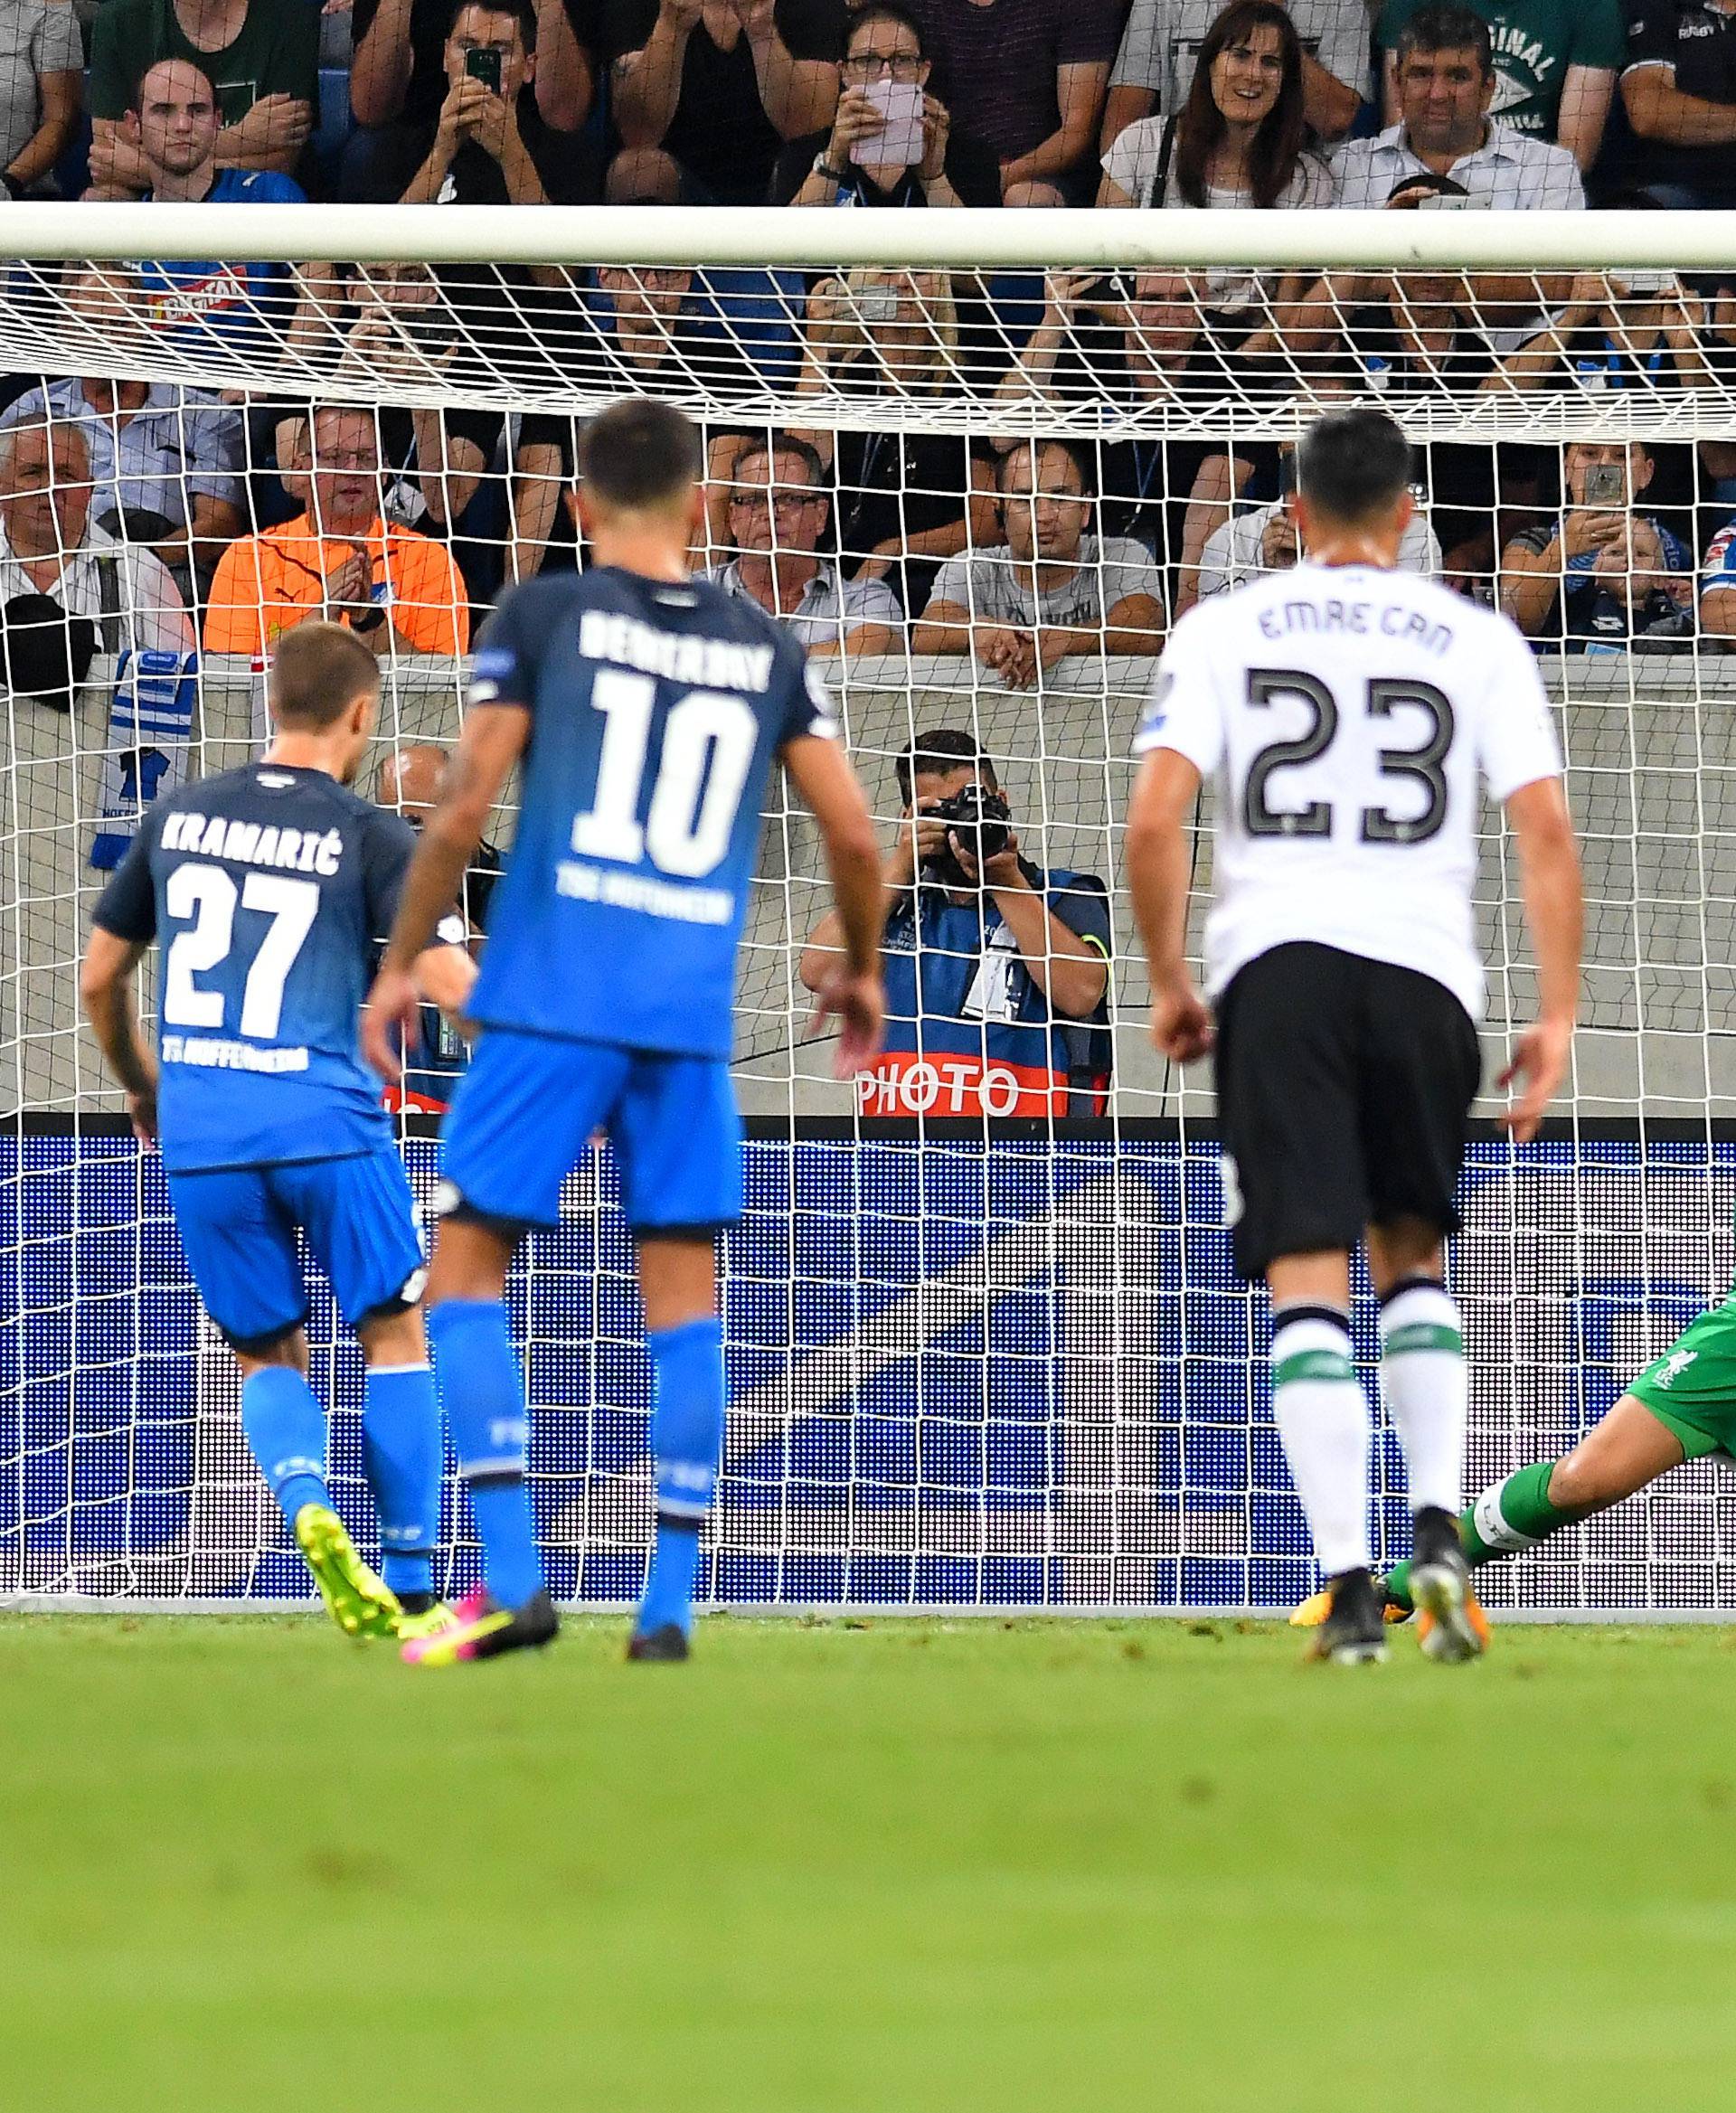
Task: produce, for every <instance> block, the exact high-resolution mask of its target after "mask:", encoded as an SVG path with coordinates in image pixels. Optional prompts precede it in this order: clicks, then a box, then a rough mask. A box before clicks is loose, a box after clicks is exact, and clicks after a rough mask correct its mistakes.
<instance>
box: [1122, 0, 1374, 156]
mask: <svg viewBox="0 0 1736 2113" xmlns="http://www.w3.org/2000/svg"><path fill="white" fill-rule="evenodd" d="M1222 12H1223V5H1222V0H1133V13H1132V14H1130V15H1128V17H1127V28H1126V30H1125V31H1124V32H1123V33H1122V37H1121V49H1120V52H1118V54H1117V57H1116V61H1115V71H1114V72H1113V73H1111V74H1110V76H1109V85H1110V86H1111V87H1112V88H1143V89H1147V90H1150V92H1151V93H1152V94H1153V95H1155V96H1156V98H1157V110H1158V112H1159V114H1160V115H1161V116H1165V117H1169V116H1173V115H1174V114H1175V112H1176V111H1177V110H1179V109H1180V108H1181V107H1182V105H1183V104H1184V102H1185V101H1186V100H1187V91H1188V90H1189V89H1190V88H1191V87H1192V86H1193V85H1194V67H1195V65H1196V64H1197V62H1198V61H1199V56H1200V46H1201V45H1202V44H1203V42H1205V35H1206V32H1207V31H1208V30H1209V29H1210V28H1211V27H1212V24H1213V23H1214V22H1215V21H1216V20H1217V18H1218V16H1219V15H1220V14H1222ZM1290 20H1291V21H1292V22H1293V23H1295V24H1296V33H1297V36H1299V37H1300V38H1301V40H1302V48H1303V50H1304V51H1305V52H1308V53H1309V54H1310V56H1311V57H1313V58H1315V59H1317V60H1318V61H1319V62H1320V64H1321V65H1322V66H1323V67H1325V69H1326V71H1327V72H1328V73H1330V74H1331V75H1332V76H1333V78H1334V80H1342V81H1343V82H1344V86H1345V87H1346V88H1351V89H1354V90H1355V91H1356V93H1357V94H1358V95H1359V96H1364V97H1365V96H1366V95H1367V94H1368V92H1369V67H1368V16H1367V14H1365V13H1364V12H1363V6H1362V5H1361V0H1292V4H1291V6H1290ZM1117 180H1118V181H1119V179H1117Z"/></svg>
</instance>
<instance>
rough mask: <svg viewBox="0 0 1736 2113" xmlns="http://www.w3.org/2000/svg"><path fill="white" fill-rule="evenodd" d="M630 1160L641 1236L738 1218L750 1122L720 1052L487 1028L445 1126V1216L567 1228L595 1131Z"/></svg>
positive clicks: (631, 1205) (628, 1189)
mask: <svg viewBox="0 0 1736 2113" xmlns="http://www.w3.org/2000/svg"><path fill="white" fill-rule="evenodd" d="M599 1128H601V1129H606V1130H607V1131H608V1132H609V1142H610V1144H612V1145H613V1146H614V1147H615V1156H616V1158H617V1159H618V1162H619V1163H620V1170H621V1193H622V1198H623V1201H624V1203H625V1204H626V1208H627V1223H628V1224H629V1225H630V1226H632V1227H633V1229H634V1231H636V1232H651V1233H656V1232H678V1231H679V1232H685V1231H695V1232H700V1231H710V1230H711V1229H712V1227H713V1226H718V1225H732V1224H733V1223H734V1222H735V1221H736V1220H737V1219H738V1218H739V1217H740V1216H741V1116H740V1115H739V1114H738V1113H737V1111H736V1106H735V1089H734V1087H733V1086H731V1083H730V1071H729V1066H728V1065H727V1064H726V1063H724V1061H722V1058H720V1057H693V1056H664V1055H660V1054H658V1053H657V1052H655V1051H650V1050H632V1049H615V1048H611V1047H609V1046H608V1045H606V1044H604V1043H602V1042H563V1041H561V1040H559V1039H558V1038H556V1037H555V1036H552V1035H547V1034H519V1033H514V1031H513V1030H512V1029H511V1028H509V1027H490V1028H488V1029H487V1030H486V1032H485V1033H484V1034H483V1037H482V1040H481V1041H480V1042H478V1043H477V1045H476V1055H475V1056H474V1058H473V1059H472V1060H471V1063H470V1068H469V1070H468V1071H466V1072H465V1074H464V1076H463V1078H462V1079H461V1080H460V1081H459V1083H458V1092H457V1093H456V1094H455V1095H454V1097H453V1101H452V1112H451V1114H450V1115H448V1117H447V1118H446V1124H445V1127H444V1128H443V1129H442V1131H441V1133H440V1136H441V1144H442V1146H443V1153H442V1161H441V1172H442V1174H444V1175H445V1177H446V1178H445V1180H444V1182H443V1183H442V1184H441V1187H440V1201H439V1204H438V1205H437V1206H436V1207H437V1208H438V1209H439V1211H441V1212H443V1213H450V1212H458V1214H459V1215H460V1216H470V1217H475V1218H486V1219H491V1220H493V1221H495V1222H497V1223H499V1224H502V1225H505V1226H522V1225H558V1224H559V1223H560V1222H561V1183H562V1182H563V1181H564V1180H565V1179H566V1177H567V1175H568V1174H570V1173H571V1171H572V1169H573V1168H574V1167H575V1166H576V1165H578V1164H579V1162H580V1159H582V1158H583V1156H584V1155H585V1151H586V1148H587V1146H589V1144H590V1137H591V1134H592V1133H593V1131H595V1130H597V1129H599Z"/></svg>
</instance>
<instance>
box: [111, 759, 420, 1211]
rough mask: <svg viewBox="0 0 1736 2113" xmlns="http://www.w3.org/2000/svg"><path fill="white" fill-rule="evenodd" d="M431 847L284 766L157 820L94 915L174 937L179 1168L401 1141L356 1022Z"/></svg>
mask: <svg viewBox="0 0 1736 2113" xmlns="http://www.w3.org/2000/svg"><path fill="white" fill-rule="evenodd" d="M415 844H416V838H415V833H414V832H413V831H412V830H411V828H410V825H409V824H408V823H407V822H405V821H404V820H403V819H402V817H401V816H398V815H392V814H387V813H386V812H384V811H383V810H382V808H379V807H371V806H370V805H369V804H368V802H367V801H366V800H364V799H361V798H359V797H357V796H356V795H355V794H354V793H353V792H350V791H348V790H346V789H345V788H344V787H343V786H341V785H339V784H338V783H337V781H336V779H335V778H330V777H328V776H326V774H325V772H323V771H319V770H307V769H294V768H291V767H289V766H288V765H285V764H280V763H250V764H247V765H245V766H244V767H243V768H242V769H239V770H226V771H224V772H223V773H222V775H221V776H220V777H216V778H203V779H202V780H200V781H199V782H198V783H197V784H194V785H188V786H184V787H182V788H181V789H180V790H179V791H177V792H175V793H173V794H171V795H170V796H169V797H168V798H166V799H162V800H158V801H157V802H156V805H155V806H154V807H152V808H151V809H150V810H149V812H148V813H147V814H146V816H145V819H144V820H143V822H141V823H140V825H139V828H138V834H137V835H136V836H135V837H134V839H133V842H132V845H131V847H130V849H129V850H128V851H127V855H126V857H125V858H123V859H122V860H121V862H120V864H119V865H118V867H117V868H116V870H115V873H114V874H113V876H112V878H111V879H110V880H109V885H108V886H107V888H105V889H104V891H103V892H102V896H101V898H100V900H99V901H98V904H97V907H96V911H95V920H96V922H97V923H98V924H99V925H100V926H101V927H102V928H103V929H104V930H105V931H109V932H113V933H114V934H115V935H116V936H117V937H118V938H119V939H132V940H135V941H137V942H140V943H144V942H146V941H148V940H151V939H158V940H160V941H161V943H162V948H163V966H162V973H161V976H160V979H159V986H158V992H157V1015H158V1022H159V1027H158V1037H157V1050H158V1055H159V1057H160V1059H161V1065H162V1078H161V1084H160V1086H159V1089H158V1098H157V1108H158V1123H159V1128H160V1133H161V1137H160V1141H161V1144H162V1149H163V1163H164V1165H165V1166H166V1167H167V1168H168V1169H169V1170H170V1172H171V1173H175V1174H191V1173H196V1172H201V1171H204V1170H208V1169H212V1168H216V1167H236V1166H269V1165H289V1164H292V1163H294V1162H296V1161H298V1160H307V1159H335V1158H341V1157H344V1156H346V1155H350V1154H354V1153H361V1152H369V1151H373V1150H374V1149H376V1148H377V1147H378V1146H380V1145H381V1144H382V1143H384V1144H387V1145H389V1144H390V1143H391V1140H392V1127H391V1125H390V1123H389V1122H388V1120H387V1118H386V1117H385V1116H384V1115H383V1114H382V1111H381V1107H380V1089H379V1086H378V1083H377V1082H376V1081H375V1080H374V1078H373V1073H372V1072H371V1071H369V1070H368V1069H367V1067H366V1065H365V1064H364V1062H363V1059H362V1053H361V1049H360V1046H359V1043H358V1040H357V1018H358V1014H359V1012H360V1008H361V1004H362V999H363V995H364V994H365V993H366V990H367V986H368V976H369V970H370V966H371V961H372V956H373V948H374V946H375V943H376V942H377V941H378V940H379V939H382V938H383V937H384V935H385V933H386V931H387V929H389V928H390V926H391V923H392V917H393V914H394V913H395V911H396V909H397V903H398V891H399V889H400V888H401V885H402V882H403V876H404V869H405V867H406V866H407V865H408V864H409V863H410V853H411V852H412V851H413V850H414V848H415ZM442 936H443V937H444V936H447V935H446V934H445V933H444V932H443V934H442Z"/></svg>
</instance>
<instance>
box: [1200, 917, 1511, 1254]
mask: <svg viewBox="0 0 1736 2113" xmlns="http://www.w3.org/2000/svg"><path fill="white" fill-rule="evenodd" d="M1215 1063H1216V1071H1217V1089H1218V1126H1219V1131H1220V1134H1221V1136H1222V1140H1223V1151H1224V1157H1225V1162H1226V1164H1225V1167H1224V1189H1225V1204H1226V1211H1227V1212H1228V1213H1229V1214H1230V1215H1231V1224H1232V1228H1233V1234H1232V1237H1233V1241H1234V1247H1235V1256H1236V1267H1237V1268H1238V1269H1240V1270H1241V1273H1242V1275H1243V1276H1244V1277H1248V1278H1260V1277H1263V1276H1264V1275H1265V1274H1266V1270H1267V1268H1268V1266H1269V1264H1270V1263H1271V1262H1273V1261H1275V1260H1277V1259H1278V1258H1279V1257H1281V1256H1284V1255H1301V1254H1313V1253H1317V1252H1322V1251H1326V1250H1332V1249H1336V1248H1343V1249H1345V1250H1349V1249H1351V1248H1354V1246H1355V1245H1356V1243H1357V1242H1358V1241H1359V1240H1361V1239H1362V1237H1363V1231H1365V1230H1366V1228H1367V1227H1368V1226H1370V1225H1389V1224H1391V1223H1392V1222H1394V1221H1395V1220H1397V1219H1400V1218H1420V1219H1421V1220H1422V1221H1423V1222H1425V1223H1426V1224H1430V1225H1437V1226H1439V1228H1440V1231H1442V1232H1443V1233H1448V1232H1457V1231H1458V1225H1459V1217H1458V1208H1457V1206H1456V1204H1455V1202H1454V1192H1455V1191H1456V1190H1457V1188H1458V1177H1459V1172H1460V1168H1461V1166H1462V1165H1463V1163H1464V1157H1465V1140H1466V1131H1467V1124H1468V1122H1469V1118H1470V1111H1471V1103H1472V1101H1473V1100H1475V1099H1476V1098H1477V1084H1478V1081H1479V1080H1480V1078H1481V1076H1482V1069H1483V1065H1482V1056H1481V1052H1480V1051H1479V1049H1478V1046H1477V1030H1476V1028H1475V1027H1474V1026H1473V1025H1472V1024H1471V1020H1470V1016H1469V1014H1467V1012H1466V1010H1465V1008H1464V1006H1463V1005H1460V1004H1459V1002H1458V999H1457V998H1456V997H1455V996H1454V995H1453V994H1452V992H1451V991H1449V990H1448V988H1447V987H1446V986H1445V985H1444V984H1439V983H1437V982H1436V981H1435V979H1434V978H1433V976H1423V975H1420V974H1419V973H1418V971H1417V970H1415V969H1414V968H1397V967H1393V966H1392V963H1391V962H1387V961H1370V960H1366V959H1364V958H1363V956H1361V955H1360V954H1346V953H1344V952H1341V951H1340V949H1339V948H1336V947H1321V946H1315V945H1311V944H1297V945H1291V946H1284V947H1274V948H1272V950H1271V952H1270V953H1268V954H1261V955H1259V956H1257V957H1255V959H1253V960H1252V961H1250V962H1249V963H1248V965H1247V967H1245V968H1241V969H1239V970H1238V971H1237V973H1236V974H1235V976H1232V977H1231V981H1230V987H1229V988H1228V990H1226V991H1225V992H1224V994H1223V997H1222V1002H1221V1003H1220V1005H1219V1006H1218V1042H1217V1054H1216V1059H1215Z"/></svg>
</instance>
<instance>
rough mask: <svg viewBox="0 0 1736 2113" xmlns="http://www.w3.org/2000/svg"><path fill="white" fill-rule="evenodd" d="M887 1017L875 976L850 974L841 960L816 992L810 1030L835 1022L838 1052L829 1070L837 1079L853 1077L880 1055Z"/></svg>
mask: <svg viewBox="0 0 1736 2113" xmlns="http://www.w3.org/2000/svg"><path fill="white" fill-rule="evenodd" d="M885 1018H886V993H885V990H884V988H883V986H882V983H881V980H880V977H879V976H853V975H852V974H851V973H850V971H849V970H848V969H847V968H845V967H844V965H843V964H842V963H840V964H839V965H838V967H835V969H833V970H832V972H831V974H830V975H829V976H827V977H826V981H825V982H824V983H823V984H822V985H821V986H820V987H819V990H818V991H817V992H816V995H815V999H814V1014H813V1017H812V1019H810V1020H809V1022H808V1031H809V1033H813V1032H814V1031H815V1030H816V1029H817V1028H819V1027H820V1026H821V1025H822V1024H823V1023H825V1022H826V1021H827V1020H835V1021H836V1022H837V1023H838V1048H837V1054H836V1055H835V1057H834V1059H833V1061H832V1069H833V1071H834V1072H835V1074H836V1076H837V1077H839V1078H840V1079H854V1077H855V1075H856V1073H857V1072H858V1071H865V1070H866V1069H867V1068H868V1066H869V1065H870V1064H871V1063H873V1061H874V1059H875V1058H876V1057H877V1056H878V1055H879V1054H880V1036H881V1029H882V1025H883V1024H884V1023H885Z"/></svg>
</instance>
